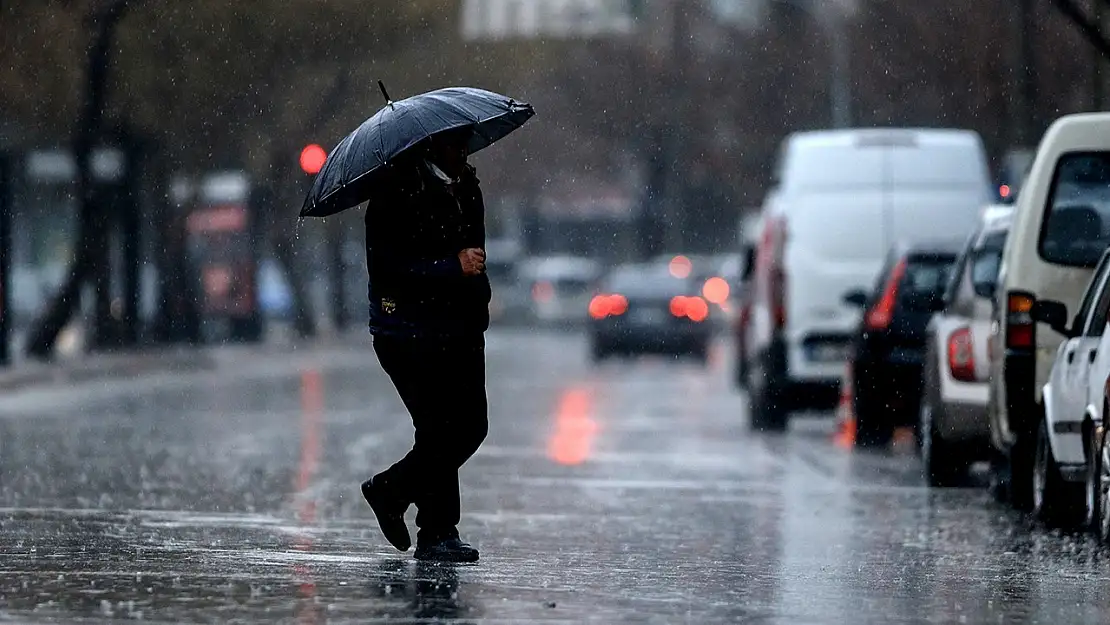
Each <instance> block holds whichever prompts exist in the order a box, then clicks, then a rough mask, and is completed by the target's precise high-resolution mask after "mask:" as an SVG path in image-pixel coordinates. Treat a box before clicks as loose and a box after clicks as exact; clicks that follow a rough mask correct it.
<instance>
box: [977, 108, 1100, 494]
mask: <svg viewBox="0 0 1110 625" xmlns="http://www.w3.org/2000/svg"><path fill="white" fill-rule="evenodd" d="M1108 245H1110V113H1085V114H1079V115H1067V116H1064V117H1061V118H1060V119H1058V120H1056V122H1054V123H1053V124H1052V126H1051V127H1050V128H1049V129H1048V131H1047V132H1046V133H1045V135H1044V137H1043V138H1042V139H1041V143H1040V145H1039V146H1038V148H1037V154H1036V157H1035V158H1034V160H1033V165H1032V167H1031V168H1030V170H1029V174H1028V176H1027V177H1026V179H1025V182H1024V183H1023V184H1022V187H1021V192H1020V193H1019V194H1018V198H1017V204H1016V206H1015V208H1014V224H1013V229H1012V230H1011V231H1010V237H1009V238H1008V239H1007V241H1006V247H1005V249H1004V251H1003V253H1002V264H1001V266H1000V268H999V276H998V287H997V290H996V292H995V297H994V315H993V316H994V319H993V321H994V323H993V325H992V336H991V347H992V349H991V376H990V377H991V396H990V402H989V403H988V407H987V411H988V414H989V416H990V421H991V442H992V444H993V447H994V451H995V452H996V453H995V454H994V457H993V458H992V466H991V486H992V490H993V491H994V493H995V496H996V497H997V498H999V499H1008V500H1009V501H1010V503H1012V504H1013V505H1014V506H1015V507H1017V508H1019V509H1029V508H1032V507H1033V503H1034V501H1033V495H1034V492H1036V490H1037V486H1036V484H1035V482H1037V481H1038V480H1041V479H1043V478H1044V476H1043V475H1038V474H1037V472H1036V471H1034V469H1035V466H1036V465H1035V461H1036V460H1037V446H1036V441H1037V434H1038V430H1039V429H1040V427H1041V424H1042V422H1043V421H1044V418H1045V415H1044V403H1043V402H1044V396H1043V390H1044V385H1045V383H1046V382H1048V380H1049V373H1050V371H1051V369H1052V365H1053V362H1054V361H1055V358H1056V354H1057V351H1058V349H1059V345H1060V343H1061V342H1062V341H1063V340H1064V337H1063V336H1061V335H1060V334H1059V333H1057V332H1055V331H1053V330H1052V329H1050V328H1049V327H1047V326H1044V325H1040V326H1038V325H1037V324H1036V323H1035V321H1036V320H1035V318H1034V317H1035V311H1036V309H1037V308H1038V306H1037V302H1038V301H1040V300H1054V301H1057V302H1060V303H1062V304H1064V305H1065V306H1066V308H1067V310H1068V312H1069V314H1071V315H1083V314H1085V312H1086V311H1085V309H1083V308H1081V307H1080V300H1081V298H1082V296H1083V293H1084V291H1085V290H1086V288H1087V285H1088V283H1089V282H1090V279H1091V275H1092V274H1093V273H1094V268H1095V266H1096V265H1097V264H1098V261H1099V258H1100V257H1101V256H1102V253H1103V252H1104V251H1105V250H1106V248H1107V246H1108ZM1087 364H1090V363H1087ZM1053 392H1054V393H1057V392H1063V391H1057V390H1054V391H1053ZM1099 425H1102V424H1099V423H1091V422H1090V421H1089V420H1087V421H1084V422H1083V425H1082V428H1081V430H1082V431H1077V430H1075V429H1074V428H1071V426H1067V425H1063V426H1061V428H1060V429H1057V433H1058V434H1061V435H1062V436H1063V437H1064V438H1065V439H1067V438H1072V439H1074V440H1076V441H1079V442H1081V443H1082V444H1083V445H1087V444H1088V443H1089V440H1090V437H1091V435H1092V434H1093V432H1092V428H1093V427H1097V426H1099ZM1069 428H1071V429H1069ZM1087 451H1089V450H1087ZM1083 477H1084V476H1083V475H1082V474H1081V473H1077V472H1074V471H1073V472H1071V474H1070V475H1067V476H1065V478H1067V479H1068V480H1069V481H1070V480H1076V481H1078V480H1081V479H1082V478H1083Z"/></svg>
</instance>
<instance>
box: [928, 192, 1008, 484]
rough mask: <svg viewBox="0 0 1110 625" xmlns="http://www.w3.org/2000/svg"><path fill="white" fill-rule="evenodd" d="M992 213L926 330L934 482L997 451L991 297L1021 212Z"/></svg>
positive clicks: (952, 478)
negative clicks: (991, 410)
mask: <svg viewBox="0 0 1110 625" xmlns="http://www.w3.org/2000/svg"><path fill="white" fill-rule="evenodd" d="M1005 208H1006V209H1007V210H997V209H996V208H995V207H991V209H990V210H988V211H985V212H984V218H983V226H982V228H981V229H980V230H979V231H978V232H976V233H975V234H973V235H972V236H971V237H970V238H969V239H968V242H967V246H966V247H965V248H964V251H963V253H962V254H961V255H960V258H959V259H958V260H957V261H956V268H955V269H954V270H953V276H952V281H951V282H950V283H949V285H948V290H947V292H946V293H945V295H944V308H943V309H942V310H941V311H940V312H938V313H936V314H935V315H933V317H932V319H931V320H930V321H929V326H928V327H927V328H926V331H925V332H926V339H925V340H926V349H925V368H924V370H923V373H922V377H923V380H922V382H923V384H924V387H923V391H922V396H921V405H920V418H919V420H918V426H917V431H916V434H917V437H918V443H919V445H920V449H921V460H922V464H923V470H924V473H925V477H926V480H927V481H928V483H929V485H930V486H953V485H957V484H960V483H962V482H963V481H964V479H965V478H966V477H967V472H968V469H969V468H970V467H971V464H972V463H973V462H975V461H977V460H982V459H986V457H987V450H988V448H989V446H990V427H989V425H990V424H989V421H988V419H987V400H988V398H989V396H990V389H989V384H988V378H989V375H990V368H989V361H988V355H987V351H988V341H989V339H990V324H991V298H992V297H993V295H994V287H995V281H996V280H997V279H998V265H999V263H1001V261H1002V248H1003V246H1004V244H1005V242H1006V234H1007V233H1008V232H1009V229H1010V222H1011V218H1012V215H1011V213H1012V212H1013V211H1012V210H1010V208H1009V207H1005Z"/></svg>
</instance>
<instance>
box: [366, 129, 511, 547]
mask: <svg viewBox="0 0 1110 625" xmlns="http://www.w3.org/2000/svg"><path fill="white" fill-rule="evenodd" d="M471 133H472V130H471V129H469V128H463V129H456V130H452V131H449V132H447V133H439V134H437V135H434V136H432V137H431V138H430V139H429V140H428V141H427V144H426V145H424V146H418V147H417V148H414V149H412V150H409V151H407V152H406V153H405V155H403V157H402V159H401V160H399V161H398V162H396V163H394V164H393V165H392V166H391V169H392V170H393V171H392V174H393V178H391V186H390V187H389V190H388V192H387V193H385V194H384V195H380V196H379V197H378V198H377V199H376V200H371V202H370V205H369V206H368V207H367V210H366V255H367V269H368V271H369V280H370V282H369V296H370V331H371V333H372V334H373V335H374V352H375V353H376V354H377V356H378V361H379V362H380V363H381V365H382V368H383V369H384V370H385V372H386V373H387V374H388V375H389V377H390V379H391V380H392V381H393V385H394V386H395V387H396V389H397V393H398V394H399V395H400V396H401V400H402V402H403V403H404V405H405V407H406V408H407V409H408V411H409V414H410V415H411V416H412V422H413V425H414V426H415V429H416V435H415V442H414V444H413V447H412V450H411V451H409V452H408V454H407V455H406V456H405V457H404V458H402V459H401V460H399V461H398V462H397V463H396V464H394V465H393V466H391V467H389V468H388V469H386V470H385V471H383V472H381V473H379V474H377V475H375V476H374V477H373V478H371V479H369V480H367V481H366V482H365V483H363V484H362V494H363V496H364V497H365V498H366V501H367V503H369V504H370V507H371V508H372V509H373V511H374V514H375V516H376V517H377V519H378V524H379V525H380V526H381V529H382V533H383V534H385V537H386V539H387V540H388V541H389V542H390V543H391V544H392V545H393V546H394V547H396V548H397V549H399V550H401V551H407V550H408V549H409V547H410V546H411V544H412V539H411V538H410V536H409V530H408V527H407V526H406V525H405V519H404V515H405V512H406V510H407V509H408V507H409V505H410V504H415V505H416V508H417V515H416V526H417V528H418V530H419V531H418V533H417V536H416V551H415V553H414V556H415V557H416V559H418V560H436V561H444V562H476V561H477V560H478V550H477V549H475V548H473V547H471V546H470V545H469V544H467V543H465V542H463V541H462V540H461V539H460V537H459V532H458V523H459V519H460V502H459V497H460V493H459V468H460V467H461V466H462V465H463V463H465V462H466V461H467V459H469V458H470V456H472V455H473V454H474V452H475V451H477V450H478V447H479V446H480V445H481V443H482V441H483V440H484V439H485V437H486V432H487V429H488V421H487V414H486V413H487V406H486V388H485V384H486V381H485V331H486V330H487V329H488V327H489V302H490V283H489V278H488V277H487V276H486V268H485V251H484V248H485V224H484V220H485V216H484V212H485V210H484V206H483V203H482V194H481V191H480V189H479V186H478V179H477V177H476V176H475V172H474V169H473V168H472V167H471V166H470V165H469V164H467V162H466V159H467V154H468V151H467V147H466V146H467V142H468V141H469V139H470V136H471Z"/></svg>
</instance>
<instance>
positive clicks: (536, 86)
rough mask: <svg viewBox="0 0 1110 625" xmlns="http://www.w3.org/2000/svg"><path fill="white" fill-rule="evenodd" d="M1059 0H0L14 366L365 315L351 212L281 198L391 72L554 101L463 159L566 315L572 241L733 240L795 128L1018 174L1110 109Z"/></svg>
mask: <svg viewBox="0 0 1110 625" xmlns="http://www.w3.org/2000/svg"><path fill="white" fill-rule="evenodd" d="M1056 4H1068V2H1063V1H1059V2H1058V1H1056V0H1052V1H1049V0H1045V1H1042V2H1032V1H1031V0H1021V1H1011V0H984V1H983V2H975V3H959V2H943V3H940V4H936V3H931V4H927V5H926V4H921V3H908V2H878V1H875V2H871V1H867V0H743V1H741V0H735V1H729V0H713V1H709V0H706V1H700V0H685V1H680V0H610V1H603V0H591V1H586V0H576V1H574V2H571V1H561V0H560V1H555V0H552V1H550V2H547V1H541V0H536V1H534V2H520V1H513V0H465V1H458V2H448V3H444V2H438V1H437V2H432V1H421V0H417V1H414V2H408V3H405V4H404V6H397V7H390V8H388V9H387V8H380V7H375V8H369V9H368V8H367V7H366V6H365V5H363V4H362V3H358V2H347V1H336V2H328V3H319V2H313V1H309V0H303V1H302V0H292V1H283V2H263V3H261V4H257V5H252V7H251V8H249V9H247V8H245V7H242V6H239V5H238V4H236V3H226V2H211V3H204V4H202V5H197V6H196V7H195V8H194V7H192V6H190V7H186V6H184V5H180V4H178V3H171V2H162V1H159V0H146V1H142V0H139V1H116V2H111V1H105V0H88V1H83V2H62V1H57V2H54V1H50V2H20V1H16V2H6V3H5V4H4V7H3V10H2V11H0V32H2V33H3V34H4V37H3V40H2V41H0V50H2V51H3V58H4V59H5V62H4V63H3V64H0V84H3V85H4V89H3V90H2V91H0V150H2V151H3V152H4V155H5V156H4V162H5V165H4V172H5V174H4V177H3V182H2V183H0V184H2V185H3V193H2V194H0V196H2V197H4V204H3V206H4V209H3V211H2V212H3V214H4V215H5V219H10V220H11V226H10V228H11V232H13V233H15V235H14V236H13V237H12V239H11V242H10V244H5V245H4V246H3V247H4V250H5V254H4V259H5V266H6V267H7V273H6V276H7V277H6V280H7V281H8V282H7V283H6V284H8V285H9V288H8V289H5V290H4V292H5V294H7V298H6V300H5V306H4V310H5V319H6V320H7V323H8V324H10V329H11V331H12V334H11V335H10V336H9V337H8V340H6V341H3V344H4V345H6V346H9V347H10V350H11V351H10V354H7V355H8V356H9V357H10V358H11V359H13V360H19V359H21V358H23V357H24V355H25V354H27V353H28V352H30V353H32V354H37V355H39V356H45V355H49V354H53V353H55V352H56V351H57V350H61V351H73V350H82V349H88V348H93V347H97V346H99V347H114V346H119V345H133V344H146V343H151V342H167V341H209V340H222V339H227V338H229V337H230V338H235V339H238V340H254V339H257V338H259V337H261V336H265V335H269V334H270V333H271V331H276V330H278V329H279V328H286V327H288V328H291V329H292V330H293V331H294V332H295V333H296V334H298V335H302V336H309V335H312V334H314V333H317V332H323V331H329V330H331V329H333V328H343V327H348V326H355V325H359V324H361V323H362V321H363V317H364V315H365V312H364V308H365V306H364V305H363V302H364V299H365V298H364V287H365V285H364V284H362V282H363V279H364V268H363V262H364V261H363V258H362V234H361V224H362V220H361V215H360V214H359V212H358V211H349V212H348V214H343V215H340V216H338V217H336V218H333V219H330V220H327V222H325V223H320V222H315V221H313V222H311V223H310V222H306V223H303V224H298V223H297V221H296V219H295V218H294V215H295V214H296V207H298V206H299V204H300V201H301V199H302V198H303V196H304V193H305V191H306V190H307V186H308V185H309V184H310V182H311V175H309V174H308V173H306V170H305V169H304V168H305V167H308V168H309V169H308V171H312V165H314V163H313V161H314V160H315V158H318V152H315V151H313V149H312V146H322V154H324V155H326V150H328V149H330V148H331V147H332V146H333V145H334V143H335V142H337V141H338V139H339V138H340V137H341V136H342V135H343V134H345V133H346V132H347V131H348V130H349V129H350V128H353V127H354V126H355V125H357V124H358V123H359V122H361V121H362V120H363V119H365V118H366V117H368V116H369V115H370V114H372V113H373V112H374V111H376V110H377V108H378V107H379V106H380V97H379V95H378V93H377V91H376V88H375V87H374V85H375V82H374V81H375V80H378V79H382V80H385V82H386V83H387V84H388V85H390V89H391V90H392V91H393V92H395V95H396V96H397V97H402V96H404V95H412V94H416V93H419V92H422V91H426V90H429V89H433V88H437V87H440V86H444V85H449V84H473V85H480V86H484V87H487V88H490V89H494V90H497V91H500V92H503V93H510V94H516V95H517V97H520V98H521V99H523V100H526V101H529V102H531V103H533V104H534V106H535V107H536V109H537V111H539V113H540V117H539V118H537V121H536V122H535V123H534V125H532V126H530V127H529V128H528V129H527V130H526V131H524V132H521V133H518V134H516V135H514V136H513V138H512V139H511V140H510V141H507V142H504V145H499V146H498V149H496V150H488V151H486V152H483V153H481V154H479V155H477V156H476V157H475V159H474V161H475V164H476V165H477V167H478V171H479V175H480V177H481V179H482V182H483V188H484V189H485V193H486V197H487V205H488V210H489V215H488V229H489V232H490V237H491V241H490V244H489V247H490V250H489V254H490V260H491V270H490V273H491V276H492V277H493V278H494V279H495V280H496V281H497V282H499V283H500V284H499V286H501V287H502V288H499V289H498V301H497V302H496V307H495V313H496V315H495V316H496V317H497V318H499V319H505V320H508V319H509V318H512V317H514V316H515V315H517V314H518V313H525V314H527V313H529V312H531V313H532V316H533V318H535V317H541V318H542V317H543V316H544V315H545V314H548V315H554V314H555V313H554V312H550V313H543V312H540V311H538V310H536V309H535V307H536V301H535V300H537V299H540V300H543V299H546V298H547V297H548V292H549V291H548V290H547V288H546V287H545V286H539V287H538V289H533V287H535V285H536V284H537V283H540V282H543V283H547V282H551V283H553V284H554V283H558V284H556V289H555V292H556V293H561V292H562V288H561V285H562V284H563V283H564V282H565V283H566V285H567V286H566V289H567V290H568V291H573V290H574V286H573V280H574V278H573V276H574V275H579V274H581V272H582V271H583V269H582V267H583V265H581V264H580V263H579V264H573V263H572V264H567V263H561V262H559V261H555V260H550V259H549V257H563V256H573V257H574V258H576V259H588V260H590V261H592V262H599V263H613V262H616V261H620V260H632V259H644V258H650V257H653V256H655V255H659V254H664V253H730V252H735V251H737V247H738V233H739V230H740V223H741V217H742V216H743V215H745V214H746V213H748V212H750V211H752V210H754V208H753V207H755V206H758V204H759V202H760V200H761V198H762V195H763V193H764V192H765V191H766V188H767V185H768V181H769V179H770V175H771V169H772V165H773V162H774V157H775V151H776V149H777V147H778V145H779V142H780V141H781V140H782V139H783V137H784V136H785V135H786V134H787V133H788V132H791V131H797V130H806V129H817V128H827V127H838V126H864V127H866V126H873V125H884V126H885V125H893V126H915V125H921V126H943V127H961V128H969V129H973V130H976V131H978V132H979V133H980V135H981V136H982V137H983V139H984V142H985V144H986V146H987V149H988V153H989V155H990V157H991V159H992V165H993V166H994V168H995V171H996V172H998V176H999V178H1000V183H1001V182H1005V180H1002V179H1003V178H1005V177H1006V176H1007V175H1008V174H1007V171H1008V170H1007V165H1008V164H1009V163H1010V162H1011V160H1012V159H1013V157H1014V156H1015V155H1018V156H1020V154H1021V153H1022V152H1023V151H1025V150H1027V149H1029V148H1030V147H1032V146H1035V143H1036V141H1037V140H1038V138H1039V136H1040V133H1041V132H1043V129H1044V128H1045V127H1046V126H1047V124H1048V123H1049V122H1050V121H1051V120H1052V119H1053V118H1055V117H1056V116H1058V115H1060V114H1063V113H1067V112H1074V111H1083V110H1098V109H1100V108H1101V107H1102V104H1103V98H1104V96H1103V92H1104V90H1105V89H1104V84H1103V82H1104V81H1103V77H1101V73H1100V71H1099V68H1101V67H1102V65H1103V60H1102V58H1101V56H1100V55H1101V53H1100V52H1099V50H1098V48H1097V47H1096V46H1095V45H1092V44H1091V42H1090V41H1089V40H1088V38H1087V37H1086V36H1085V35H1084V34H1083V33H1084V31H1083V30H1082V29H1081V28H1079V27H1077V26H1076V25H1075V24H1073V23H1072V21H1071V20H1070V19H1069V18H1068V17H1067V16H1066V13H1065V12H1062V11H1061V10H1059V7H1057V6H1055V5H1056ZM1091 5H1092V6H1093V7H1095V8H1097V7H1100V6H1101V3H1100V2H1092V3H1091ZM1087 14H1090V15H1098V11H1087ZM1091 19H1093V18H1091ZM1095 32H1096V33H1097V32H1098V31H1097V29H1096V31H1095ZM153 59H157V62H156V63H155V62H153V61H152V60H153ZM82 165H84V166H82ZM316 166H317V167H318V164H316ZM78 259H82V260H89V261H91V262H84V263H80V264H78V265H77V267H76V269H74V267H73V265H74V261H76V260H78ZM575 262H578V261H575ZM75 273H80V274H82V275H80V276H76V278H79V279H75V276H74V274H75ZM540 276H552V277H551V278H550V279H548V278H539V277H540ZM556 276H558V277H556ZM529 281H530V282H531V284H528V282H529ZM90 285H93V286H90ZM529 309H531V310H529ZM579 310H580V309H579ZM36 322H37V326H36ZM59 336H60V338H58V337H59ZM32 339H37V341H35V340H32Z"/></svg>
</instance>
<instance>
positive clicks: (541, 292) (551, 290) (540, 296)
mask: <svg viewBox="0 0 1110 625" xmlns="http://www.w3.org/2000/svg"><path fill="white" fill-rule="evenodd" d="M553 297H555V287H554V285H552V284H551V283H550V282H537V283H535V284H533V285H532V299H533V300H535V301H537V302H550V301H551V298H553Z"/></svg>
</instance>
